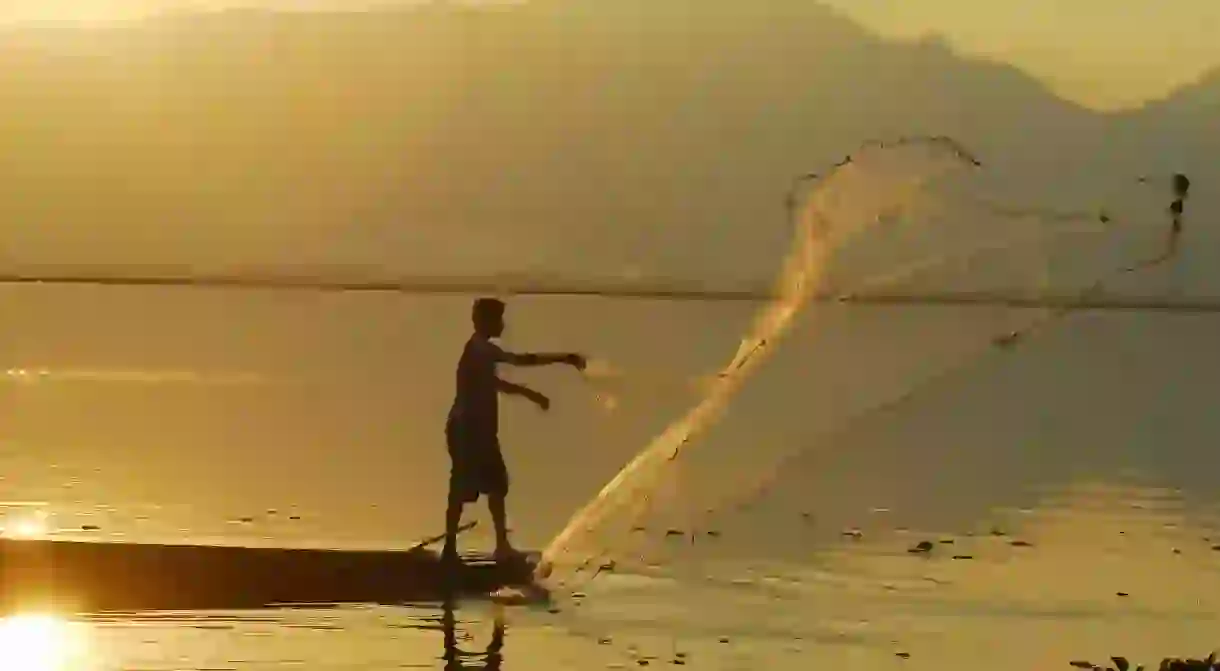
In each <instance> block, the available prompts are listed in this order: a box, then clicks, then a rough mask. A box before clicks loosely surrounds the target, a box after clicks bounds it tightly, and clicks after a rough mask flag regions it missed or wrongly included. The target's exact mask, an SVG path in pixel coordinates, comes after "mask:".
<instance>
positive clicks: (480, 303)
mask: <svg viewBox="0 0 1220 671" xmlns="http://www.w3.org/2000/svg"><path fill="white" fill-rule="evenodd" d="M504 310H505V306H504V303H503V302H502V301H499V300H496V299H493V298H480V299H478V300H476V301H475V302H474V306H473V308H472V310H471V321H472V322H473V323H474V333H473V334H472V335H471V336H470V340H468V341H467V342H466V348H465V349H464V350H463V351H462V358H461V360H460V361H458V368H457V392H456V394H455V396H454V400H453V408H452V409H451V410H450V411H449V419H448V421H447V422H446V424H445V438H446V441H447V442H448V445H449V457H450V459H451V460H452V468H451V470H450V473H449V503H448V508H447V510H446V512H445V549H444V551H443V553H442V557H443V558H444V559H445V561H446V562H449V563H456V562H457V560H458V552H457V531H458V524H459V523H460V522H461V520H462V508H463V507H464V506H465V505H466V504H467V503H473V502H474V501H477V500H478V499H479V497H480V496H486V497H487V507H488V510H489V511H490V512H491V517H492V522H493V523H494V524H495V527H496V550H495V557H496V560H497V561H503V560H506V559H511V558H514V557H516V556H517V553H516V552H515V550H514V549H513V547H512V545H511V544H510V543H509V541H508V525H507V517H506V513H505V509H504V499H505V497H506V496H507V495H508V470H507V469H506V468H505V466H504V457H503V455H502V454H501V453H500V439H499V394H513V395H516V396H523V397H525V398H527V399H529V400H531V401H533V402H534V403H536V404H537V405H538V407H540V408H542V409H543V410H546V409H548V408H549V407H550V399H548V398H547V397H546V396H544V395H542V394H540V393H538V392H536V391H534V390H533V389H530V388H528V387H525V386H522V385H519V384H513V383H511V382H506V381H504V380H501V379H500V378H499V377H497V376H496V364H499V363H506V364H509V365H513V366H545V365H549V364H556V363H564V364H568V365H570V366H572V367H574V368H576V369H577V370H584V367H585V358H584V357H583V356H581V355H579V354H514V353H512V352H505V351H504V350H502V349H500V347H499V346H498V345H496V344H495V343H494V342H492V339H493V338H499V337H500V335H501V334H503V332H504Z"/></svg>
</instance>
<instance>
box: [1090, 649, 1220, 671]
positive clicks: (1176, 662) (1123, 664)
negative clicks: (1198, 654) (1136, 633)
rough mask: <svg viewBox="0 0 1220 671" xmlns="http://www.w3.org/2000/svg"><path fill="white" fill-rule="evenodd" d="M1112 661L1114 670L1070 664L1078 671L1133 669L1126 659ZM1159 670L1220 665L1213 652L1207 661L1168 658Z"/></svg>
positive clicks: (1211, 669) (1213, 669) (1207, 670)
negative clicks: (1079, 670) (1084, 670)
mask: <svg viewBox="0 0 1220 671" xmlns="http://www.w3.org/2000/svg"><path fill="white" fill-rule="evenodd" d="M1110 659H1111V660H1112V661H1113V662H1114V669H1106V668H1105V667H1102V666H1099V665H1097V664H1093V663H1091V662H1086V661H1082V660H1075V661H1071V662H1068V664H1070V665H1071V666H1074V667H1076V668H1078V669H1089V671H1128V670H1129V669H1130V668H1131V663H1130V662H1129V661H1127V658H1126V657H1111V658H1110ZM1157 669H1158V671H1220V663H1218V662H1217V661H1216V653H1214V652H1213V653H1211V654H1210V655H1208V656H1207V658H1206V659H1179V658H1176V657H1166V658H1165V659H1162V660H1161V663H1160V665H1159V666H1158V667H1157ZM1135 671H1144V667H1143V666H1137V667H1135Z"/></svg>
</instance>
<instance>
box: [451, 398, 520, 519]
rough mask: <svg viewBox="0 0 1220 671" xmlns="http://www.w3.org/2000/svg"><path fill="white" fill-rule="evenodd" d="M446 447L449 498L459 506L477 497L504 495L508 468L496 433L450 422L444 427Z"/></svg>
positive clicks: (505, 493)
mask: <svg viewBox="0 0 1220 671" xmlns="http://www.w3.org/2000/svg"><path fill="white" fill-rule="evenodd" d="M445 441H446V443H448V446H449V458H450V461H451V462H452V464H451V466H450V469H449V498H450V500H455V501H458V502H461V503H470V502H473V501H477V500H479V497H480V496H501V497H503V496H507V495H508V469H507V468H506V467H505V465H504V456H503V455H502V454H501V453H500V439H499V437H498V436H497V435H496V431H495V430H483V429H482V427H478V426H469V425H467V424H466V423H464V422H459V421H454V420H452V419H451V420H449V421H448V422H446V424H445Z"/></svg>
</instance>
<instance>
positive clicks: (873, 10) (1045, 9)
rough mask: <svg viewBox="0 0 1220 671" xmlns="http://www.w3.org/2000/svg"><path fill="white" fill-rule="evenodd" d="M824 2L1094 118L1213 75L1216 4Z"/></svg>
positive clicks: (155, 1)
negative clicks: (987, 64)
mask: <svg viewBox="0 0 1220 671" xmlns="http://www.w3.org/2000/svg"><path fill="white" fill-rule="evenodd" d="M395 1H396V0H0V22H7V23H11V22H21V21H29V20H46V19H52V20H65V19H71V20H79V21H86V22H91V21H104V20H113V19H116V18H125V17H131V16H138V15H141V14H148V13H157V12H163V11H166V10H167V9H172V10H173V11H179V12H180V11H188V10H189V9H191V8H198V9H218V8H224V7H234V6H263V7H274V8H277V9H294V10H309V9H315V8H316V9H332V10H333V9H336V8H356V7H360V6H370V5H378V4H388V3H392V2H395ZM397 1H399V2H408V1H412V0H397ZM469 1H473V2H478V1H480V0H469ZM492 1H496V2H505V1H508V0H492ZM720 1H732V2H737V1H740V0H720ZM811 1H813V0H811ZM823 1H824V2H825V3H826V4H829V5H831V6H834V7H836V8H837V9H839V10H840V11H843V12H844V13H845V14H847V15H849V16H851V17H852V18H854V19H856V20H858V21H860V22H861V23H863V24H865V25H866V26H868V27H869V28H871V29H873V30H876V31H878V32H880V33H883V34H885V35H888V36H895V37H914V36H919V35H923V34H927V33H939V34H942V35H944V36H945V37H947V38H948V40H949V41H950V43H952V44H953V45H955V46H956V47H957V48H959V49H960V50H962V51H963V52H965V53H969V54H972V55H976V56H984V57H987V58H991V59H995V60H1000V61H1003V62H1007V63H1010V64H1012V65H1015V66H1017V67H1019V68H1021V69H1023V70H1025V71H1026V72H1028V73H1030V74H1032V75H1034V76H1035V77H1037V78H1039V79H1041V80H1043V81H1044V82H1046V83H1047V84H1048V85H1049V86H1050V87H1051V88H1052V89H1054V90H1055V91H1056V92H1057V93H1059V94H1060V95H1062V96H1063V97H1065V98H1068V99H1071V100H1073V101H1075V102H1078V103H1081V104H1084V105H1087V106H1090V107H1093V108H1097V109H1122V108H1130V107H1137V106H1139V105H1140V104H1141V103H1144V102H1146V101H1149V100H1154V99H1157V98H1161V97H1164V96H1166V95H1168V94H1169V93H1170V92H1172V91H1173V90H1174V89H1176V88H1178V87H1180V86H1183V85H1186V84H1189V83H1191V82H1192V81H1194V80H1196V79H1197V78H1198V77H1199V76H1200V75H1201V74H1203V73H1205V72H1207V71H1208V70H1210V69H1212V68H1216V67H1220V41H1217V40H1215V39H1214V36H1215V35H1217V34H1220V3H1218V2H1215V0H1173V1H1172V2H1165V1H1164V0H1122V2H1121V3H1117V4H1116V3H1113V2H1110V1H1109V0H1021V1H1020V2H1014V1H1012V0H1008V1H1002V0H997V1H992V2H966V1H964V0H921V1H920V2H910V1H909V0H823Z"/></svg>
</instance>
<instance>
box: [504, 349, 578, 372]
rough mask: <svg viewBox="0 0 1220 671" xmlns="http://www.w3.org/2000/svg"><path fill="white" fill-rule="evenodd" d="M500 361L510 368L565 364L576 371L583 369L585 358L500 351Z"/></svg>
mask: <svg viewBox="0 0 1220 671" xmlns="http://www.w3.org/2000/svg"><path fill="white" fill-rule="evenodd" d="M499 358H500V361H502V362H503V363H506V364H508V365H510V366H524V367H530V366H550V365H552V364H557V363H566V364H568V365H570V366H574V367H576V368H578V369H583V368H584V367H585V358H584V357H583V356H581V355H579V354H570V353H564V354H558V353H555V354H535V353H527V354H517V353H515V352H506V351H504V350H500V357H499Z"/></svg>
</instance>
